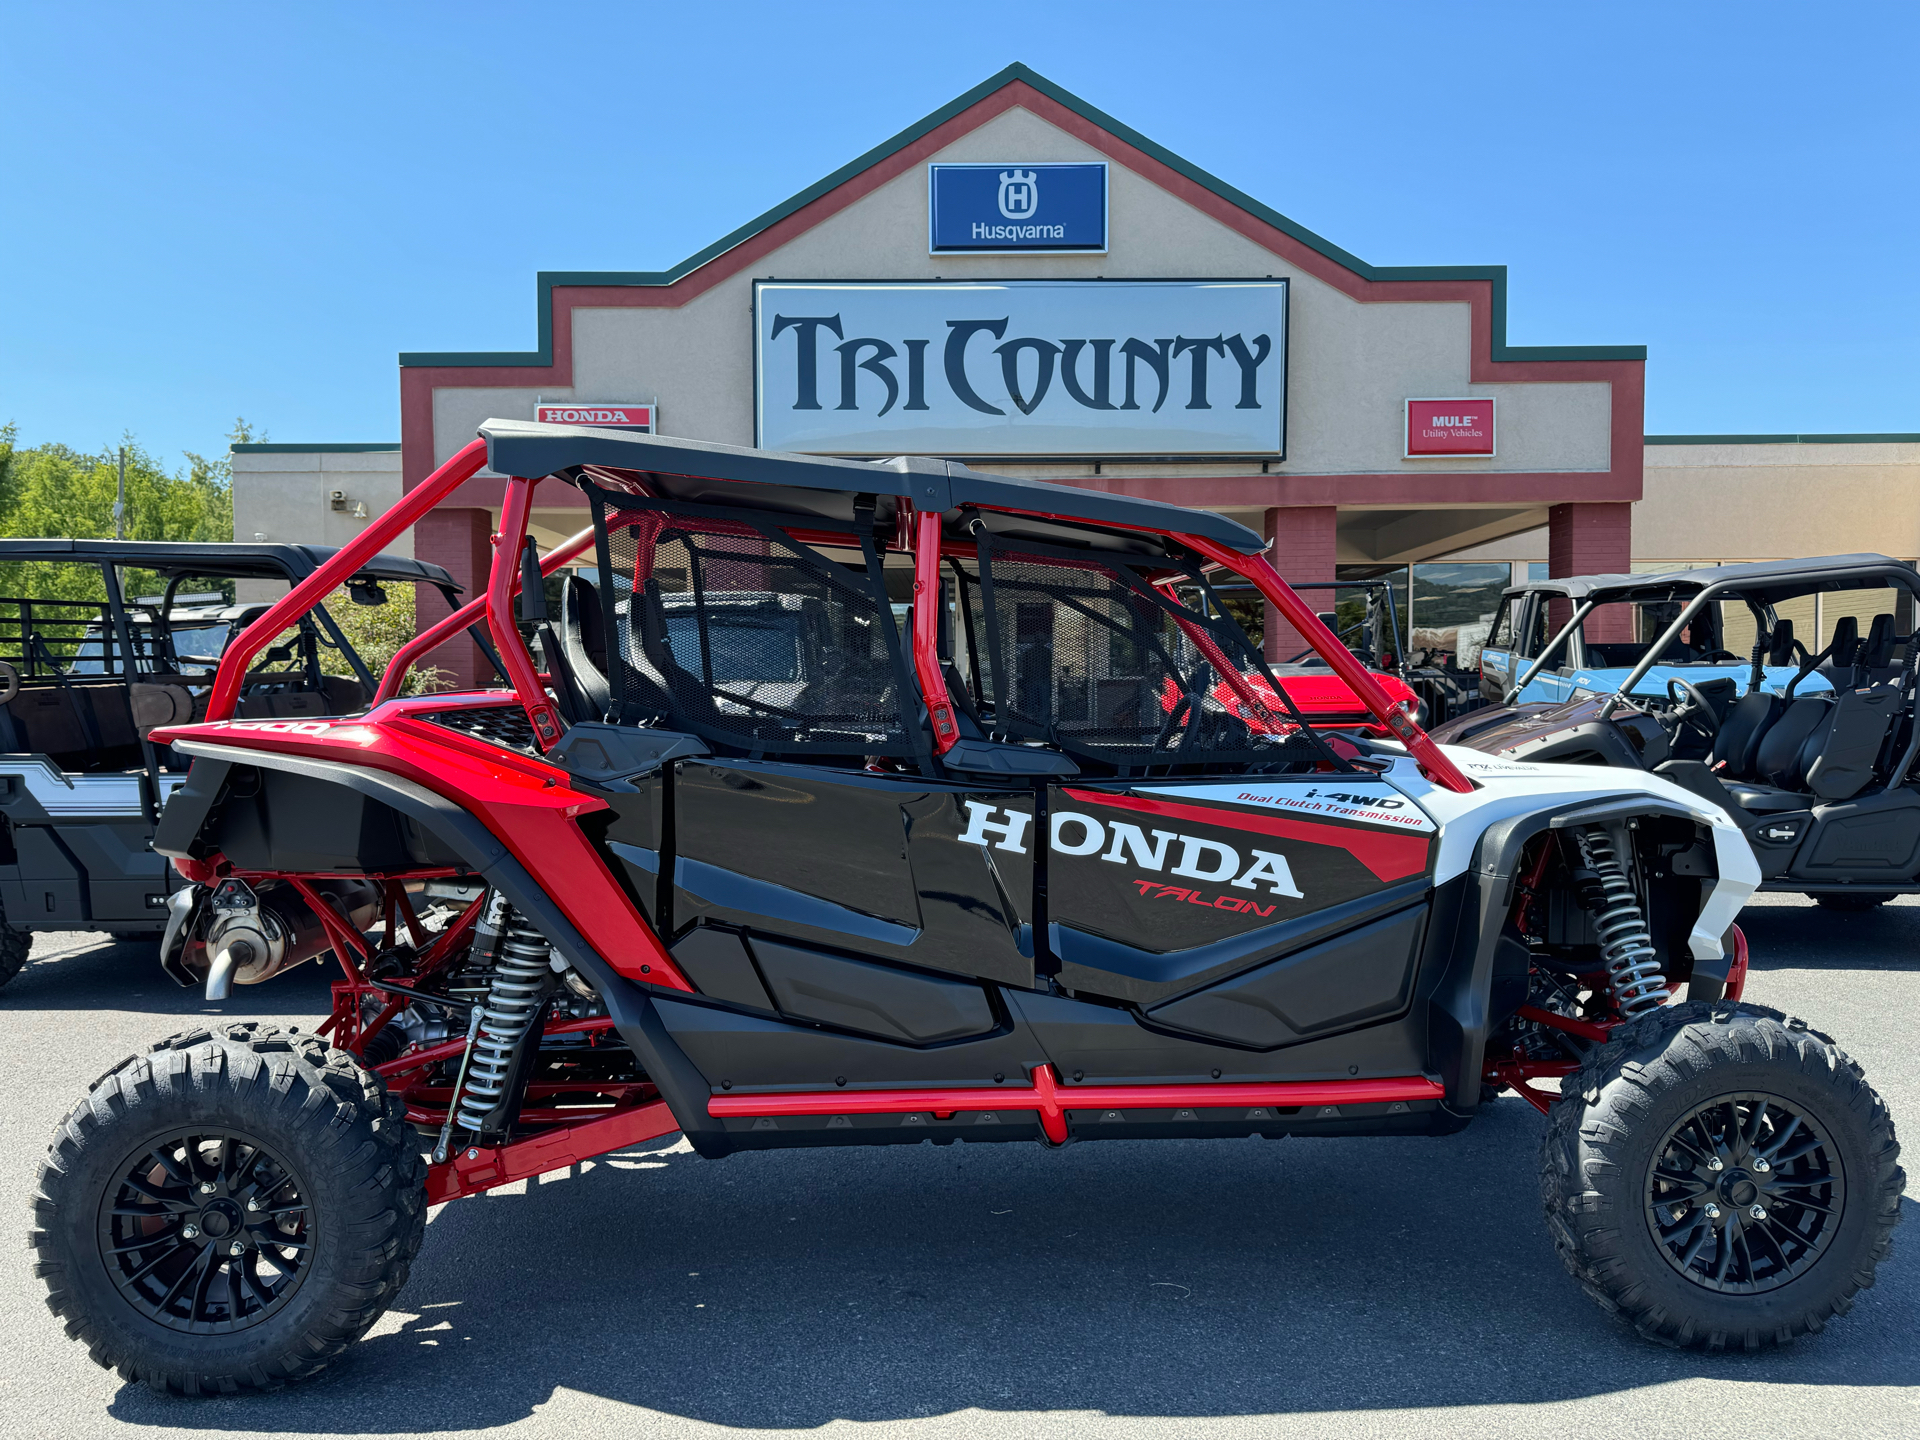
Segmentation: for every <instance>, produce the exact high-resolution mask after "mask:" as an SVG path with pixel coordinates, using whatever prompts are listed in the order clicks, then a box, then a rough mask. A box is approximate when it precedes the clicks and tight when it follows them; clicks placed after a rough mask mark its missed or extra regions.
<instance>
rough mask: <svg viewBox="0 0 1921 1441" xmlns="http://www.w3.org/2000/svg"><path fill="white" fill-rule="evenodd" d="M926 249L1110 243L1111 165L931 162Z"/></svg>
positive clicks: (1093, 247) (1076, 247)
mask: <svg viewBox="0 0 1921 1441" xmlns="http://www.w3.org/2000/svg"><path fill="white" fill-rule="evenodd" d="M927 248H928V249H929V250H931V251H934V252H936V253H940V252H949V253H954V252H961V251H969V250H1070V251H1083V252H1085V251H1092V252H1095V253H1099V252H1101V251H1104V250H1106V249H1107V166H1106V165H1105V164H1104V163H1101V164H1090V165H1037V164H1026V165H1023V164H1019V163H1016V162H1009V163H1008V164H1005V165H930V166H928V167H927Z"/></svg>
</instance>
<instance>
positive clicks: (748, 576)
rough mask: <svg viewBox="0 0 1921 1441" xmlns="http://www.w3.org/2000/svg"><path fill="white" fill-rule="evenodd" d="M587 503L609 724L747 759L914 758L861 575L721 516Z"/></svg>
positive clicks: (895, 671)
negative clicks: (647, 729)
mask: <svg viewBox="0 0 1921 1441" xmlns="http://www.w3.org/2000/svg"><path fill="white" fill-rule="evenodd" d="M593 498H594V499H595V501H596V505H595V510H596V524H597V527H598V528H599V530H600V533H601V536H602V537H603V538H604V539H603V544H602V553H601V566H602V570H603V577H604V578H605V579H606V580H607V581H608V582H609V583H605V584H603V585H602V587H601V594H602V597H603V603H604V607H605V612H606V627H607V633H608V635H609V636H610V637H614V638H616V643H615V644H613V645H611V646H610V647H609V656H608V659H609V666H608V669H609V672H610V673H609V676H608V681H609V688H610V694H611V700H612V704H611V706H610V711H611V713H612V714H613V715H615V716H617V717H618V718H620V719H624V720H629V721H653V722H655V723H657V724H660V725H664V726H667V727H669V728H671V729H674V730H685V731H689V732H692V733H693V734H695V735H698V736H701V737H702V738H703V739H705V740H708V741H710V742H713V743H715V744H717V745H719V746H723V747H726V748H728V749H730V750H735V751H745V752H747V753H748V754H750V755H829V754H831V755H840V756H890V757H899V758H906V757H913V756H916V755H917V754H918V753H919V752H920V750H921V749H922V747H923V746H924V744H925V742H924V741H923V740H922V739H921V738H920V737H919V736H918V735H917V734H916V733H912V732H910V729H909V727H908V725H907V723H906V721H905V719H904V717H903V714H902V705H901V701H902V695H903V686H902V679H903V676H904V669H903V664H902V661H901V657H900V637H899V633H898V631H897V630H896V629H895V626H894V618H893V615H892V612H891V610H890V608H889V606H888V603H887V599H886V593H885V590H884V589H883V588H882V587H881V586H880V584H879V580H878V576H877V574H875V573H870V572H869V571H868V570H867V569H866V568H864V567H862V566H861V565H860V564H859V563H858V562H855V563H851V564H841V563H838V562H836V561H834V560H831V559H829V558H828V557H827V556H826V555H823V554H822V553H821V552H820V551H817V550H815V549H813V548H811V547H810V546H807V545H804V544H802V543H800V542H799V541H796V540H795V539H793V538H792V537H791V536H790V535H788V534H787V533H786V532H785V531H784V530H782V529H781V528H780V527H779V526H778V525H777V524H776V523H772V522H766V521H760V520H756V519H753V518H744V517H743V516H742V515H741V514H740V513H737V512H729V513H727V514H725V515H720V514H711V513H703V508H700V507H685V506H666V505H663V506H662V507H661V508H660V509H658V510H656V509H654V508H652V507H651V506H650V507H649V508H648V509H646V510H638V509H635V508H633V507H632V505H631V502H626V507H627V508H624V509H616V508H615V506H614V505H613V504H612V503H611V499H612V498H611V497H605V498H603V497H593ZM848 544H849V546H850V547H853V546H856V545H857V542H856V541H855V540H854V539H853V537H851V536H850V537H849V538H848ZM870 550H871V547H870Z"/></svg>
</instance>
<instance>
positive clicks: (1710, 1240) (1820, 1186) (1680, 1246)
mask: <svg viewBox="0 0 1921 1441" xmlns="http://www.w3.org/2000/svg"><path fill="white" fill-rule="evenodd" d="M1647 1189H1648V1202H1647V1220H1648V1225H1649V1226H1650V1227H1651V1228H1652V1229H1653V1231H1654V1235H1655V1238H1656V1240H1657V1241H1658V1243H1659V1244H1660V1246H1661V1248H1662V1250H1663V1251H1664V1252H1665V1254H1666V1255H1667V1258H1668V1262H1669V1264H1670V1265H1672V1266H1673V1267H1674V1268H1675V1269H1676V1270H1677V1271H1679V1272H1680V1273H1681V1274H1682V1275H1683V1276H1685V1277H1687V1279H1688V1280H1690V1281H1692V1282H1694V1283H1695V1284H1696V1285H1699V1286H1705V1287H1707V1288H1708V1289H1709V1290H1712V1291H1726V1292H1735V1293H1748V1294H1752V1293H1755V1292H1760V1291H1771V1290H1773V1289H1774V1288H1775V1287H1777V1286H1783V1285H1786V1284H1787V1283H1788V1282H1789V1281H1791V1280H1793V1279H1794V1278H1795V1277H1797V1276H1799V1275H1802V1274H1803V1273H1804V1272H1806V1271H1807V1270H1808V1268H1809V1267H1811V1266H1812V1265H1813V1264H1814V1263H1815V1261H1816V1260H1818V1259H1819V1258H1820V1256H1821V1254H1822V1252H1823V1251H1824V1250H1825V1249H1826V1248H1827V1246H1828V1243H1829V1242H1831V1241H1832V1240H1833V1239H1834V1236H1835V1233H1836V1231H1837V1230H1838V1229H1839V1227H1840V1224H1841V1215H1842V1208H1843V1207H1844V1205H1845V1204H1846V1196H1847V1179H1846V1177H1845V1176H1844V1175H1843V1174H1842V1168H1841V1161H1840V1155H1839V1152H1838V1150H1837V1149H1836V1147H1835V1144H1834V1142H1833V1141H1832V1140H1831V1139H1830V1138H1829V1136H1828V1133H1827V1131H1826V1130H1825V1129H1824V1128H1823V1127H1822V1126H1821V1124H1820V1122H1818V1121H1816V1120H1815V1119H1814V1118H1813V1116H1812V1115H1810V1114H1808V1113H1807V1111H1806V1109H1805V1108H1797V1107H1794V1106H1791V1105H1789V1104H1788V1103H1787V1102H1786V1101H1784V1100H1782V1099H1781V1098H1780V1097H1778V1096H1767V1095H1762V1094H1759V1093H1756V1092H1746V1093H1741V1094H1736V1095H1728V1096H1717V1097H1716V1098H1715V1099H1714V1100H1712V1101H1710V1102H1709V1103H1708V1104H1707V1105H1705V1106H1702V1107H1701V1108H1700V1109H1698V1110H1697V1111H1695V1112H1694V1114H1692V1115H1691V1116H1689V1117H1688V1118H1687V1119H1686V1120H1684V1121H1682V1122H1681V1123H1680V1124H1679V1125H1677V1126H1674V1127H1672V1128H1671V1129H1670V1130H1669V1131H1668V1134H1667V1136H1666V1138H1665V1139H1664V1140H1663V1141H1662V1143H1661V1145H1660V1146H1659V1147H1658V1148H1657V1149H1656V1151H1655V1153H1654V1160H1653V1162H1652V1163H1651V1164H1650V1166H1649V1167H1648V1177H1647Z"/></svg>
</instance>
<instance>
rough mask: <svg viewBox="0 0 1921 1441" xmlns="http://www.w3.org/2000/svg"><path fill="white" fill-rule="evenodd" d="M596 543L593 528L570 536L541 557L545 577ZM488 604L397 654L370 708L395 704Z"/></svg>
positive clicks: (479, 600) (467, 610)
mask: <svg viewBox="0 0 1921 1441" xmlns="http://www.w3.org/2000/svg"><path fill="white" fill-rule="evenodd" d="M593 543H594V528H593V527H592V526H591V525H590V526H588V527H587V528H586V529H585V530H583V531H579V532H578V533H576V534H574V535H571V536H569V537H568V538H567V539H566V540H563V541H562V542H561V543H560V544H559V545H557V546H555V547H554V548H553V549H552V550H550V551H548V552H547V554H546V555H545V556H543V557H541V561H540V573H541V574H542V575H543V576H548V575H552V574H553V573H554V572H555V571H557V570H559V569H560V568H561V567H562V566H563V565H565V564H567V562H568V561H570V560H572V559H574V558H575V557H576V556H578V555H579V554H580V553H581V552H582V551H583V550H585V549H587V547H588V546H590V545H592V544H593ZM489 578H490V579H491V577H489ZM519 585H520V580H519V576H518V574H516V576H515V579H514V586H515V594H518V593H519ZM487 600H488V597H487V596H485V595H481V596H477V597H476V598H475V599H473V600H470V601H468V602H467V604H465V605H463V606H462V607H461V608H460V609H459V610H457V611H455V612H454V613H453V614H452V615H450V616H447V617H446V618H445V619H443V620H440V621H438V622H436V623H435V624H433V625H431V626H429V627H427V629H426V630H423V631H422V632H421V633H420V634H419V635H417V636H415V637H414V638H413V639H412V640H410V641H408V642H407V643H406V644H405V645H403V646H402V647H401V648H400V649H399V650H397V651H395V652H394V658H393V659H392V660H390V661H388V662H387V669H386V671H385V672H384V673H383V674H382V675H381V677H380V689H379V690H377V691H375V692H374V698H373V700H372V702H371V703H370V708H371V706H376V705H379V704H380V703H381V702H382V701H389V700H392V699H393V698H394V697H395V696H396V695H398V694H399V693H400V683H401V682H402V681H403V680H405V679H406V678H407V672H408V671H409V670H411V669H412V668H413V664H414V662H415V661H417V660H419V659H420V658H421V657H422V656H423V655H425V654H427V652H429V651H431V650H433V649H434V648H435V647H437V646H439V645H441V644H443V643H444V642H446V641H448V640H450V639H451V638H452V637H454V636H456V635H458V634H459V633H460V632H461V631H463V630H465V629H467V627H468V626H470V625H473V624H474V623H475V622H476V621H478V620H479V619H481V617H482V616H484V615H485V614H486V612H487Z"/></svg>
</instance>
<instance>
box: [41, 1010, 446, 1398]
mask: <svg viewBox="0 0 1921 1441" xmlns="http://www.w3.org/2000/svg"><path fill="white" fill-rule="evenodd" d="M425 1179H426V1168H425V1166H424V1165H423V1164H422V1162H421V1157H420V1152H419V1151H418V1150H417V1149H415V1141H414V1136H413V1133H412V1131H411V1129H410V1128H409V1127H408V1125H407V1109H406V1106H405V1105H404V1104H403V1103H402V1102H401V1100H400V1098H399V1097H398V1096H394V1095H390V1094H388V1092H387V1089H386V1086H385V1085H384V1084H383V1083H382V1081H381V1079H380V1077H379V1076H378V1075H377V1074H375V1073H374V1072H373V1071H371V1070H369V1069H368V1068H367V1067H366V1066H365V1065H364V1064H362V1063H361V1062H360V1061H359V1060H358V1059H357V1058H356V1057H354V1056H352V1055H349V1054H348V1053H347V1052H345V1051H342V1050H340V1049H338V1048H337V1047H334V1046H330V1045H328V1044H327V1042H326V1041H325V1040H324V1039H322V1038H321V1037H318V1036H311V1035H303V1034H301V1033H300V1032H298V1031H293V1030H282V1029H280V1028H278V1027H275V1026H268V1025H263V1024H262V1023H260V1022H257V1021H236V1022H228V1023H225V1024H220V1025H214V1026H207V1027H200V1028H197V1029H195V1030H191V1031H186V1032H183V1033H182V1034H180V1035H177V1036H172V1037H170V1038H168V1039H167V1040H164V1041H162V1042H160V1043H159V1044H158V1045H157V1046H155V1047H153V1049H152V1050H151V1051H148V1052H147V1053H146V1054H144V1055H137V1056H129V1057H128V1058H127V1059H126V1060H124V1061H122V1062H121V1063H120V1064H119V1065H118V1066H115V1067H114V1068H113V1069H112V1070H111V1071H109V1072H107V1074H106V1075H104V1076H102V1077H101V1078H100V1079H99V1080H98V1081H95V1082H94V1083H93V1085H92V1086H91V1087H90V1088H89V1090H88V1092H87V1094H86V1096H85V1097H84V1098H83V1099H82V1100H81V1101H80V1103H79V1104H78V1105H77V1106H75V1107H74V1108H73V1110H72V1111H70V1112H69V1113H68V1114H67V1117H66V1119H65V1120H64V1121H62V1122H61V1123H60V1126H59V1127H58V1129H56V1130H55V1132H54V1135H53V1141H52V1144H50V1145H49V1146H48V1148H47V1157H46V1160H45V1162H44V1163H43V1164H42V1166H41V1168H40V1177H39V1184H38V1186H37V1188H36V1190H35V1194H34V1197H33V1212H34V1225H33V1231H32V1234H31V1236H30V1237H29V1240H30V1243H31V1245H32V1246H33V1249H34V1251H35V1252H36V1255H37V1259H36V1262H35V1265H34V1274H35V1275H37V1276H38V1277H39V1278H40V1280H41V1281H42V1283H43V1284H44V1285H45V1286H46V1288H47V1306H48V1307H49V1309H51V1310H52V1311H53V1313H54V1314H55V1315H56V1316H58V1317H60V1318H61V1320H62V1322H63V1323H64V1324H65V1327H66V1332H67V1334H68V1335H69V1336H71V1337H73V1338H74V1339H75V1340H77V1341H80V1342H81V1343H83V1344H84V1345H85V1346H86V1348H87V1352H88V1354H89V1355H90V1356H91V1357H92V1358H93V1359H94V1361H96V1362H97V1363H99V1364H100V1365H102V1366H106V1367H110V1368H112V1369H113V1370H116V1371H118V1372H119V1373H120V1374H121V1375H122V1376H123V1377H125V1378H126V1379H127V1380H129V1381H141V1382H145V1383H146V1384H147V1385H148V1386H151V1387H153V1388H154V1389H155V1390H159V1391H172V1392H185V1393H186V1394H187V1395H190V1396H191V1395H207V1394H210V1393H230V1392H234V1391H255V1390H272V1389H273V1388H275V1387H277V1386H282V1385H285V1384H286V1383H287V1382H289V1381H297V1380H300V1379H302V1378H304V1377H307V1376H312V1375H314V1374H316V1373H317V1372H319V1371H320V1370H322V1369H323V1368H324V1367H325V1366H326V1365H327V1364H328V1362H330V1361H332V1360H333V1359H334V1358H335V1357H336V1356H338V1355H340V1353H341V1352H343V1351H344V1350H346V1348H347V1347H348V1346H350V1345H352V1344H353V1343H354V1342H355V1341H357V1340H358V1339H359V1338H360V1337H361V1336H362V1335H363V1334H365V1332H366V1330H367V1328H368V1327H369V1326H371V1325H373V1323H374V1322H375V1321H377V1320H378V1319H379V1318H380V1315H381V1313H382V1312H383V1311H385V1310H386V1309H387V1307H388V1305H389V1304H390V1303H391V1302H392V1301H393V1298H394V1296H395V1294H396V1293H397V1292H398V1291H399V1290H400V1288H401V1287H402V1286H403V1285H405V1284H406V1281H407V1275H408V1271H409V1268H410V1267H411V1265H412V1263H413V1259H414V1256H415V1255H416V1254H417V1253H418V1251H419V1250H420V1242H421V1237H422V1234H423V1228H424V1226H425V1224H426V1217H427V1195H426V1186H425Z"/></svg>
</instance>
